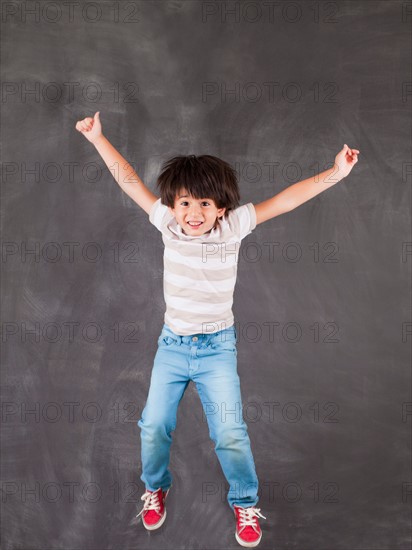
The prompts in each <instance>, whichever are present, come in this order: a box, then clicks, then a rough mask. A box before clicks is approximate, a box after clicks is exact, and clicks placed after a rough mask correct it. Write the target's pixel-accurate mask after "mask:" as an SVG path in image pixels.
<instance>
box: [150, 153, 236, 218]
mask: <svg viewBox="0 0 412 550" xmlns="http://www.w3.org/2000/svg"><path fill="white" fill-rule="evenodd" d="M156 186H157V187H159V189H160V198H161V202H162V203H163V204H165V205H166V206H170V207H171V208H173V207H174V204H175V197H176V195H177V194H178V192H179V191H180V190H181V189H183V188H184V189H186V191H187V192H188V193H189V195H191V196H192V197H194V198H195V199H206V198H208V199H213V201H214V202H215V204H216V207H217V208H226V211H225V216H226V214H227V213H228V212H229V211H230V210H233V209H235V208H237V207H238V206H239V200H240V193H239V186H238V180H237V174H236V172H235V170H234V169H233V168H232V167H231V166H230V164H228V163H227V162H225V161H224V160H221V159H219V158H218V157H214V156H212V155H200V156H196V155H188V156H177V157H172V158H170V159H169V160H167V161H166V162H165V163H164V164H163V166H162V172H161V174H160V175H159V177H158V178H157V182H156Z"/></svg>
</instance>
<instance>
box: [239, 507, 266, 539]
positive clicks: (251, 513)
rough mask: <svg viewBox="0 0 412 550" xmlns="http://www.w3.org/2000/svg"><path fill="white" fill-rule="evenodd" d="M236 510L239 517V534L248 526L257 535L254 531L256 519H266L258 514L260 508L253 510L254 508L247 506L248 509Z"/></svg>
mask: <svg viewBox="0 0 412 550" xmlns="http://www.w3.org/2000/svg"><path fill="white" fill-rule="evenodd" d="M238 510H239V516H240V520H239V524H240V529H239V533H241V532H242V531H243V529H244V528H245V527H247V526H248V525H250V526H251V527H252V528H253V529H254V530H255V531H256V533H258V530H257V529H256V518H257V517H261V518H263V519H266V518H265V516H263V515H262V514H261V513H260V508H255V507H254V506H249V507H248V508H241V507H239V508H238Z"/></svg>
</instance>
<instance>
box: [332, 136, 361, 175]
mask: <svg viewBox="0 0 412 550" xmlns="http://www.w3.org/2000/svg"><path fill="white" fill-rule="evenodd" d="M358 154H359V151H358V150H357V149H350V148H349V147H348V146H347V145H346V143H345V144H344V146H343V148H342V150H341V151H339V153H338V154H337V155H336V157H335V167H336V169H337V172H334V176H338V178H339V179H343V178H346V176H347V175H348V174H350V172H351V170H352V168H353V167H354V166H355V164H356V163H357V162H358Z"/></svg>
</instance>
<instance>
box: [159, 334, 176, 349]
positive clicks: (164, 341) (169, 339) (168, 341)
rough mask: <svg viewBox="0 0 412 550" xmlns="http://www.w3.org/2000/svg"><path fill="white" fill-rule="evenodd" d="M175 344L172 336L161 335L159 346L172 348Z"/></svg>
mask: <svg viewBox="0 0 412 550" xmlns="http://www.w3.org/2000/svg"><path fill="white" fill-rule="evenodd" d="M174 343H176V340H175V339H174V338H172V337H171V336H169V335H168V334H161V335H160V336H159V339H158V341H157V344H158V346H161V345H165V346H171V345H172V344H174Z"/></svg>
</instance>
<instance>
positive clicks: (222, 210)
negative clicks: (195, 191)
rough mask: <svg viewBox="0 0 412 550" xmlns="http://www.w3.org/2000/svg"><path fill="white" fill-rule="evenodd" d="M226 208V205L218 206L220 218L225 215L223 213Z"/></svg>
mask: <svg viewBox="0 0 412 550" xmlns="http://www.w3.org/2000/svg"><path fill="white" fill-rule="evenodd" d="M225 210H226V207H225V208H218V210H217V215H218V216H219V218H222V217H223V215H224V213H225Z"/></svg>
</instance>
